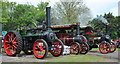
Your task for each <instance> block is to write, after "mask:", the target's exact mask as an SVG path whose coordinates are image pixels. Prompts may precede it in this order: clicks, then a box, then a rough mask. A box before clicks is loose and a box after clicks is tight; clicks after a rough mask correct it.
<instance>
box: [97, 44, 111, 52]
mask: <svg viewBox="0 0 120 64" xmlns="http://www.w3.org/2000/svg"><path fill="white" fill-rule="evenodd" d="M109 50H110V48H109V44H108V43H106V42H102V43H100V45H99V51H100V52H101V53H103V54H106V53H108V52H109Z"/></svg>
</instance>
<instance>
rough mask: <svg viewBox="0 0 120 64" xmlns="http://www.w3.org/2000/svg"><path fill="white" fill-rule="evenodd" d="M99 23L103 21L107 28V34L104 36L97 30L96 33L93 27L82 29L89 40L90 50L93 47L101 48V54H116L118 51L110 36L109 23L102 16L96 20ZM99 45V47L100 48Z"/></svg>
mask: <svg viewBox="0 0 120 64" xmlns="http://www.w3.org/2000/svg"><path fill="white" fill-rule="evenodd" d="M96 19H98V20H99V21H102V22H103V23H104V24H105V26H106V33H105V34H103V33H102V32H101V31H100V30H97V31H96V32H95V31H94V30H93V28H92V27H90V26H87V27H81V30H84V31H83V33H82V34H83V35H85V36H86V37H87V39H88V44H89V46H90V50H91V49H92V48H93V47H99V51H100V52H101V53H108V52H114V51H115V50H116V45H115V43H114V41H112V40H111V37H110V35H109V33H108V32H109V31H108V28H109V27H108V25H109V23H108V22H107V20H106V19H105V18H103V17H102V16H100V17H98V18H96ZM98 44H99V46H98Z"/></svg>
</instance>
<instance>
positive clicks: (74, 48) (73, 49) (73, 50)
mask: <svg viewBox="0 0 120 64" xmlns="http://www.w3.org/2000/svg"><path fill="white" fill-rule="evenodd" d="M79 53H80V44H79V43H77V42H74V43H71V45H70V54H75V55H78V54H79Z"/></svg>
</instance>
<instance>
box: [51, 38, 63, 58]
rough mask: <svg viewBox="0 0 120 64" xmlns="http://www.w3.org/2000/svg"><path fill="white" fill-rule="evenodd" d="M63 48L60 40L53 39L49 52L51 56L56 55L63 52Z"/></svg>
mask: <svg viewBox="0 0 120 64" xmlns="http://www.w3.org/2000/svg"><path fill="white" fill-rule="evenodd" d="M63 50H64V44H63V43H62V41H61V40H59V39H55V40H54V41H53V44H52V47H51V50H50V53H51V54H52V55H53V56H55V57H58V56H60V55H61V54H62V53H63Z"/></svg>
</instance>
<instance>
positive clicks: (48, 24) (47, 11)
mask: <svg viewBox="0 0 120 64" xmlns="http://www.w3.org/2000/svg"><path fill="white" fill-rule="evenodd" d="M50 9H51V7H46V24H47V28H50V27H51V24H50Z"/></svg>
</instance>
